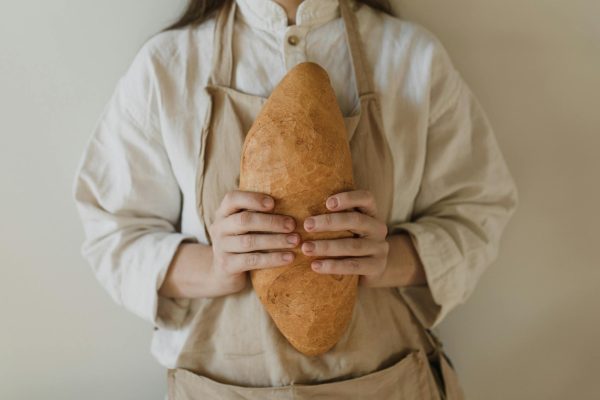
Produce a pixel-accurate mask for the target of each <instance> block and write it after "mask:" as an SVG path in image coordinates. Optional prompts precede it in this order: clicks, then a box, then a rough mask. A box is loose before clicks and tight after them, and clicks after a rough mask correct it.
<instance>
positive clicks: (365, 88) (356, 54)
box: [339, 0, 373, 96]
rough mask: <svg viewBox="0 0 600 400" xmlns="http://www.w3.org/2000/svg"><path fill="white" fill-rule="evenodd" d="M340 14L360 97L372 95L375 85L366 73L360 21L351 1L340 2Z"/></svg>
mask: <svg viewBox="0 0 600 400" xmlns="http://www.w3.org/2000/svg"><path fill="white" fill-rule="evenodd" d="M339 5H340V13H341V15H342V18H343V19H344V25H345V26H346V40H347V42H348V48H349V50H350V58H351V59H352V67H353V69H354V77H355V79H356V86H357V90H358V94H359V96H363V95H365V94H368V93H371V92H372V91H373V85H372V82H371V79H369V74H367V71H366V64H365V57H364V52H363V46H362V43H361V42H360V33H359V30H358V21H357V18H356V15H355V14H354V12H353V11H352V10H351V8H350V4H349V0H339Z"/></svg>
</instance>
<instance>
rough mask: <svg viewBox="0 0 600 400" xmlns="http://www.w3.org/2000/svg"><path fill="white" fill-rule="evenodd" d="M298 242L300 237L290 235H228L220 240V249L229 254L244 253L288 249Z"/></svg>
mask: <svg viewBox="0 0 600 400" xmlns="http://www.w3.org/2000/svg"><path fill="white" fill-rule="evenodd" d="M299 242H300V235H299V234H297V233H291V234H275V233H273V234H253V233H248V234H244V235H229V236H225V237H224V238H223V239H222V240H221V249H222V250H223V251H227V252H230V253H246V252H249V251H256V250H273V249H289V248H293V247H296V246H297V245H298V243H299Z"/></svg>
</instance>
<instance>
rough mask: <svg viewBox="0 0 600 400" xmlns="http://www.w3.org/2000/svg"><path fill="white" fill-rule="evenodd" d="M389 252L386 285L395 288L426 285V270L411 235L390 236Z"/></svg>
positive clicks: (402, 233)
mask: <svg viewBox="0 0 600 400" xmlns="http://www.w3.org/2000/svg"><path fill="white" fill-rule="evenodd" d="M386 240H387V241H388V243H389V252H388V259H387V265H386V273H384V277H386V279H385V280H386V285H387V286H395V287H404V286H416V285H426V284H427V278H426V276H425V269H424V267H423V264H422V262H421V259H420V257H419V254H418V252H417V249H416V247H415V245H414V243H413V241H412V238H411V236H410V233H408V232H404V231H403V232H400V233H396V234H392V235H389V236H388V237H387V238H386Z"/></svg>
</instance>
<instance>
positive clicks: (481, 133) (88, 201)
mask: <svg viewBox="0 0 600 400" xmlns="http://www.w3.org/2000/svg"><path fill="white" fill-rule="evenodd" d="M236 1H237V3H238V5H239V7H238V11H237V16H236V21H235V33H234V45H233V55H234V63H235V65H234V71H233V75H234V76H233V82H232V85H233V86H234V87H235V88H236V89H238V90H240V91H242V92H246V93H250V94H252V95H259V96H263V97H267V96H268V95H269V93H270V92H271V91H272V90H273V88H274V86H275V85H276V84H277V83H278V82H279V81H280V80H281V79H282V77H283V76H284V75H285V74H286V72H287V71H288V70H289V69H290V68H292V67H293V66H294V65H296V64H298V63H300V62H303V61H313V62H316V63H318V64H320V65H322V66H323V67H324V68H325V69H326V70H327V71H328V72H329V75H330V77H331V80H332V84H333V87H334V89H335V92H336V95H337V98H338V101H339V105H340V107H341V109H342V112H343V113H344V114H345V115H349V114H350V113H351V112H352V111H353V109H354V107H355V106H356V104H357V101H358V97H357V93H356V88H355V84H354V77H353V73H352V67H351V63H350V58H349V53H348V49H347V46H346V39H345V36H344V29H343V22H342V19H341V18H340V13H339V7H338V3H337V0H305V1H304V2H302V3H301V4H300V6H299V8H298V12H297V21H296V25H294V26H288V25H287V17H286V13H285V12H284V10H283V8H282V7H281V6H279V5H278V4H277V3H275V2H273V1H272V0H236ZM356 13H357V18H358V25H359V30H360V34H361V37H362V39H363V42H364V44H365V51H366V55H365V56H366V59H367V64H368V66H369V68H370V70H371V71H372V76H373V80H374V85H375V91H376V92H377V94H378V95H379V96H380V101H381V108H382V110H381V111H382V117H383V124H384V130H385V134H386V136H387V139H388V142H389V144H390V146H391V150H392V153H393V157H394V164H395V167H394V183H395V185H396V186H395V187H397V188H399V192H398V193H396V196H395V199H394V204H393V210H392V215H394V216H395V219H394V220H393V221H389V223H388V226H389V228H390V232H391V233H395V232H400V231H406V232H409V233H410V235H411V238H412V240H413V242H414V244H415V246H416V248H417V251H418V253H419V255H420V258H421V260H422V262H423V264H424V267H425V272H426V275H427V280H428V283H429V289H426V288H425V290H423V287H421V288H398V290H399V291H400V292H401V293H403V295H404V296H405V298H406V299H407V301H408V303H409V305H410V306H411V308H412V309H413V310H414V311H415V313H416V314H417V315H418V317H419V318H420V319H421V320H422V321H423V322H424V323H425V324H426V325H427V326H429V327H435V326H436V325H438V324H439V322H440V321H442V320H443V319H444V317H445V316H446V315H447V314H448V312H449V311H450V310H452V309H453V308H454V307H456V306H457V305H458V304H461V303H463V302H464V301H465V300H466V299H467V298H468V297H469V295H470V294H471V293H472V291H473V289H474V287H475V285H476V283H477V280H478V279H479V277H480V276H481V274H482V272H483V271H484V270H485V269H486V268H487V267H488V266H489V265H490V263H492V262H493V261H494V260H495V258H496V256H497V254H498V251H499V246H500V237H501V234H502V232H503V230H504V228H505V225H506V224H507V222H508V221H509V219H510V217H511V215H512V214H513V212H514V210H515V208H516V206H517V188H516V185H515V182H514V180H513V178H512V176H511V174H510V172H509V170H508V168H507V165H506V163H505V160H504V158H503V155H502V154H501V151H500V148H499V146H498V143H497V141H496V139H495V137H494V133H493V131H492V128H491V127H490V124H489V122H488V119H487V118H486V116H485V114H484V112H483V111H482V109H481V107H480V104H479V103H478V101H477V100H476V98H475V97H474V96H473V93H472V92H471V91H470V89H469V88H468V87H467V85H466V84H465V82H464V80H463V79H462V78H461V75H460V74H459V72H458V71H457V70H456V69H455V67H454V66H453V64H452V62H451V60H450V58H449V56H448V54H447V52H446V51H445V49H444V47H443V46H442V45H441V43H440V41H439V40H438V39H436V37H434V36H433V35H432V34H431V33H430V32H429V31H428V30H426V29H424V28H423V27H421V26H420V25H418V24H416V23H414V22H409V21H405V20H401V19H398V18H394V17H391V16H389V15H386V14H384V13H381V12H378V11H375V10H373V9H371V8H369V7H367V6H361V7H359V8H358V10H357V11H356ZM213 28H214V19H209V20H207V21H206V22H204V23H202V24H201V25H199V26H198V27H196V28H190V27H187V28H183V29H179V30H174V31H167V32H162V33H159V34H157V35H155V36H153V37H151V38H150V39H148V40H147V41H146V42H145V43H144V44H143V45H142V46H141V48H140V49H139V51H138V52H137V54H136V55H135V57H134V58H133V61H132V63H131V64H130V66H129V68H128V69H127V71H126V72H125V73H124V74H123V75H122V77H121V78H120V80H119V81H118V83H117V84H116V88H115V89H114V92H113V94H112V96H111V97H110V99H109V100H108V102H107V104H106V105H105V107H104V110H103V112H102V113H101V115H100V117H99V119H98V121H97V123H96V126H95V128H94V130H93V132H92V134H91V137H90V138H89V140H88V142H87V144H86V148H85V151H84V153H83V156H82V159H81V161H80V163H79V166H78V169H77V172H76V176H75V180H74V185H73V196H74V199H75V203H76V206H77V209H78V212H79V215H80V217H81V220H82V222H83V227H84V230H85V240H84V242H83V245H82V247H81V252H82V255H83V256H84V257H85V259H86V260H87V262H88V263H89V264H90V265H91V267H92V269H93V271H94V273H95V275H96V277H97V279H98V280H99V282H100V283H101V284H102V286H103V287H104V288H105V289H106V290H107V291H108V293H110V295H111V296H112V298H113V299H114V300H115V301H116V302H117V303H118V304H120V305H122V306H124V307H125V308H126V309H128V310H130V311H131V312H133V313H135V314H137V315H138V316H140V317H141V318H143V319H145V320H146V321H148V322H150V323H152V324H153V325H154V326H155V328H154V329H155V330H154V334H153V340H152V353H153V355H154V356H155V357H156V358H157V359H158V360H159V362H160V363H161V364H162V365H164V366H165V367H167V368H174V367H175V363H176V360H177V356H178V354H179V351H180V350H181V348H182V346H183V344H184V342H185V340H186V337H187V335H188V334H189V329H190V326H189V324H188V323H189V321H190V320H191V316H190V315H188V314H189V310H190V307H189V306H190V304H191V302H192V301H194V300H189V299H173V298H165V297H162V296H159V295H158V293H157V290H158V288H159V287H160V286H161V284H162V282H163V280H164V278H165V274H166V271H167V268H168V266H169V264H170V262H171V260H172V258H173V255H174V253H175V251H176V249H177V247H178V245H179V244H180V243H181V242H182V241H183V240H185V239H188V240H191V241H197V242H200V243H207V238H206V237H205V235H204V233H203V227H202V225H201V221H200V220H199V218H198V215H197V212H196V206H195V204H196V198H195V187H194V184H195V182H196V180H195V173H196V167H197V161H198V160H197V159H198V154H199V146H200V142H199V140H200V133H201V131H202V126H203V124H204V123H205V120H206V118H207V117H208V115H207V105H208V100H209V97H208V95H207V92H206V91H205V90H204V87H205V85H206V82H207V80H208V74H209V72H210V67H211V58H212V48H213ZM292 37H293V39H290V38H292ZM398 216H401V217H398Z"/></svg>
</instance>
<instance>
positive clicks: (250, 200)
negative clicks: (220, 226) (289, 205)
mask: <svg viewBox="0 0 600 400" xmlns="http://www.w3.org/2000/svg"><path fill="white" fill-rule="evenodd" d="M274 205H275V200H274V199H273V198H272V197H271V196H269V195H267V194H264V193H258V192H248V191H243V190H231V191H229V192H227V193H226V194H225V196H224V197H223V200H222V201H221V204H220V205H219V208H218V209H217V210H216V211H215V217H216V218H225V217H227V216H229V215H231V214H234V213H236V212H238V211H241V210H254V211H263V212H265V211H268V210H270V209H272V208H273V206H274Z"/></svg>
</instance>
